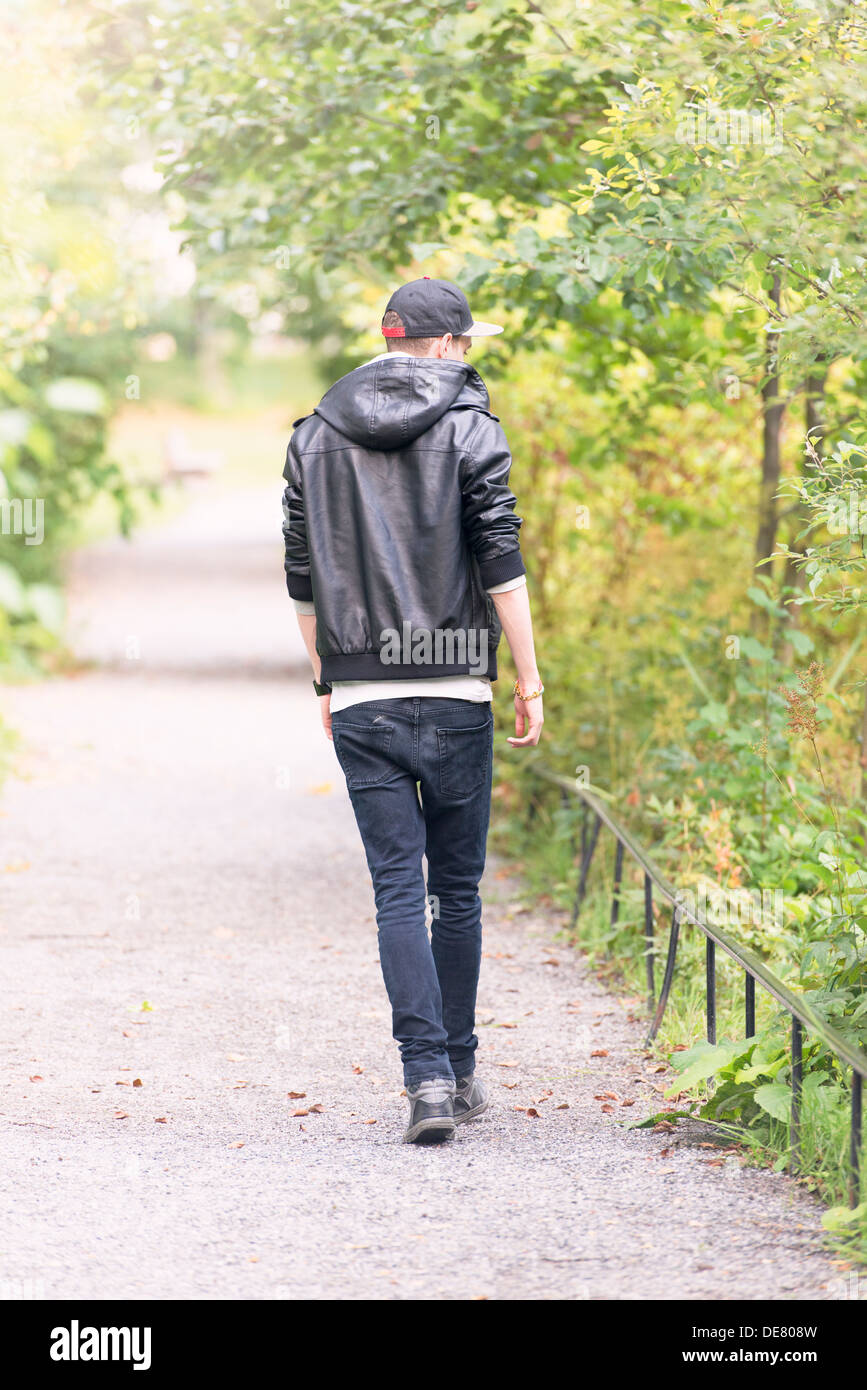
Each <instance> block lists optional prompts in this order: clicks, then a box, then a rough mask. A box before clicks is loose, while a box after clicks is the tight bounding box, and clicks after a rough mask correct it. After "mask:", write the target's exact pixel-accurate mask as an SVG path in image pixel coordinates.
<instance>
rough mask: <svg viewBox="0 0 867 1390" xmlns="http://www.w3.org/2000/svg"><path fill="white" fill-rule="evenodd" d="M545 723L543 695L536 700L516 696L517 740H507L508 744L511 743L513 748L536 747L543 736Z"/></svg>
mask: <svg viewBox="0 0 867 1390" xmlns="http://www.w3.org/2000/svg"><path fill="white" fill-rule="evenodd" d="M544 722H545V716H544V714H543V713H542V696H541V695H537V696H536V698H535V700H522V699H521V697H520V695H516V696H515V733H516V734H517V738H510V739H507V740H506V742H507V743H511V745H512V747H513V748H526V747H528V746H530V745H532V746H535V745H536V744H537V743H538V742H539V739H540V738H541V736H542V725H543V724H544Z"/></svg>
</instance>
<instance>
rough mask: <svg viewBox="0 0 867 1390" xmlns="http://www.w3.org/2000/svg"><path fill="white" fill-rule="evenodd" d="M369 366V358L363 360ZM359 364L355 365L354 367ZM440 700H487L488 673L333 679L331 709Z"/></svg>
mask: <svg viewBox="0 0 867 1390" xmlns="http://www.w3.org/2000/svg"><path fill="white" fill-rule="evenodd" d="M411 356H412V353H409V352H381V353H379V354H378V355H377V356H376V357H371V359H370V361H371V362H382V361H384V359H385V358H387V357H411ZM362 365H363V366H369V365H370V363H369V362H365V363H362ZM357 370H358V368H356V371H357ZM526 583H527V576H526V575H525V574H521V575H518V577H517V579H507V580H505V582H504V583H502V584H494V585H492V587H491V588H490V589H488V590H487V593H489V594H504V593H506V592H507V591H508V590H509V589H520V588H521V586H522V585H524V584H526ZM292 602H293V603H294V604H295V610H296V612H298V613H306V614H308V615H309V616H314V615H315V613H316V609H315V608H314V606H313V604H312V603H310V602H308V601H307V600H305V599H297V598H296V599H293V600H292ZM432 696H433V697H434V698H439V699H443V700H473V701H474V702H475V703H476V704H483V703H485V702H488V703H489V702H490V701H491V699H492V698H493V691H492V690H491V682H490V681H489V680H488V678H487V676H469V675H465V676H427V677H425V676H419V677H418V678H417V679H412V680H405V681H404V680H390V681H332V682H331V706H330V708H331V713H332V714H336V713H337V711H338V710H340V709H347V708H348V706H350V705H360V704H363V703H364V701H366V700H377V701H379V700H406V699H417V698H424V699H430V698H431V697H432Z"/></svg>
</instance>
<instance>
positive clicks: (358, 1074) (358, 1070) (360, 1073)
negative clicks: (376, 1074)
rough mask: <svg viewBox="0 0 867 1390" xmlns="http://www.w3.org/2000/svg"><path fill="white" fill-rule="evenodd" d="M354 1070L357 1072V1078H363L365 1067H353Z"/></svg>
mask: <svg viewBox="0 0 867 1390" xmlns="http://www.w3.org/2000/svg"><path fill="white" fill-rule="evenodd" d="M352 1070H353V1071H354V1072H355V1075H356V1076H361V1075H362V1074H363V1072H364V1067H353V1068H352Z"/></svg>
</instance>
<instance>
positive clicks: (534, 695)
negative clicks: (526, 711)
mask: <svg viewBox="0 0 867 1390" xmlns="http://www.w3.org/2000/svg"><path fill="white" fill-rule="evenodd" d="M544 689H545V687H544V685H540V686H539V689H538V690H533V691H531V693H530V694H529V695H522V694H521V690H520V687H519V685H518V682H517V681H515V694H516V695H517V697H518V699H519V700H523V701H524V704H526V703H527V701H528V700H535V699H536V698H537V697H538V696H539V695H541V694H542V691H543V690H544Z"/></svg>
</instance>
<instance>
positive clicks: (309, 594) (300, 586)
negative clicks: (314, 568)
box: [286, 571, 313, 603]
mask: <svg viewBox="0 0 867 1390" xmlns="http://www.w3.org/2000/svg"><path fill="white" fill-rule="evenodd" d="M286 587H287V589H288V590H289V597H290V598H300V599H303V600H304V601H305V602H307V603H312V602H313V584H312V581H311V579H310V575H309V574H292V573H291V572H290V571H287V573H286Z"/></svg>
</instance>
